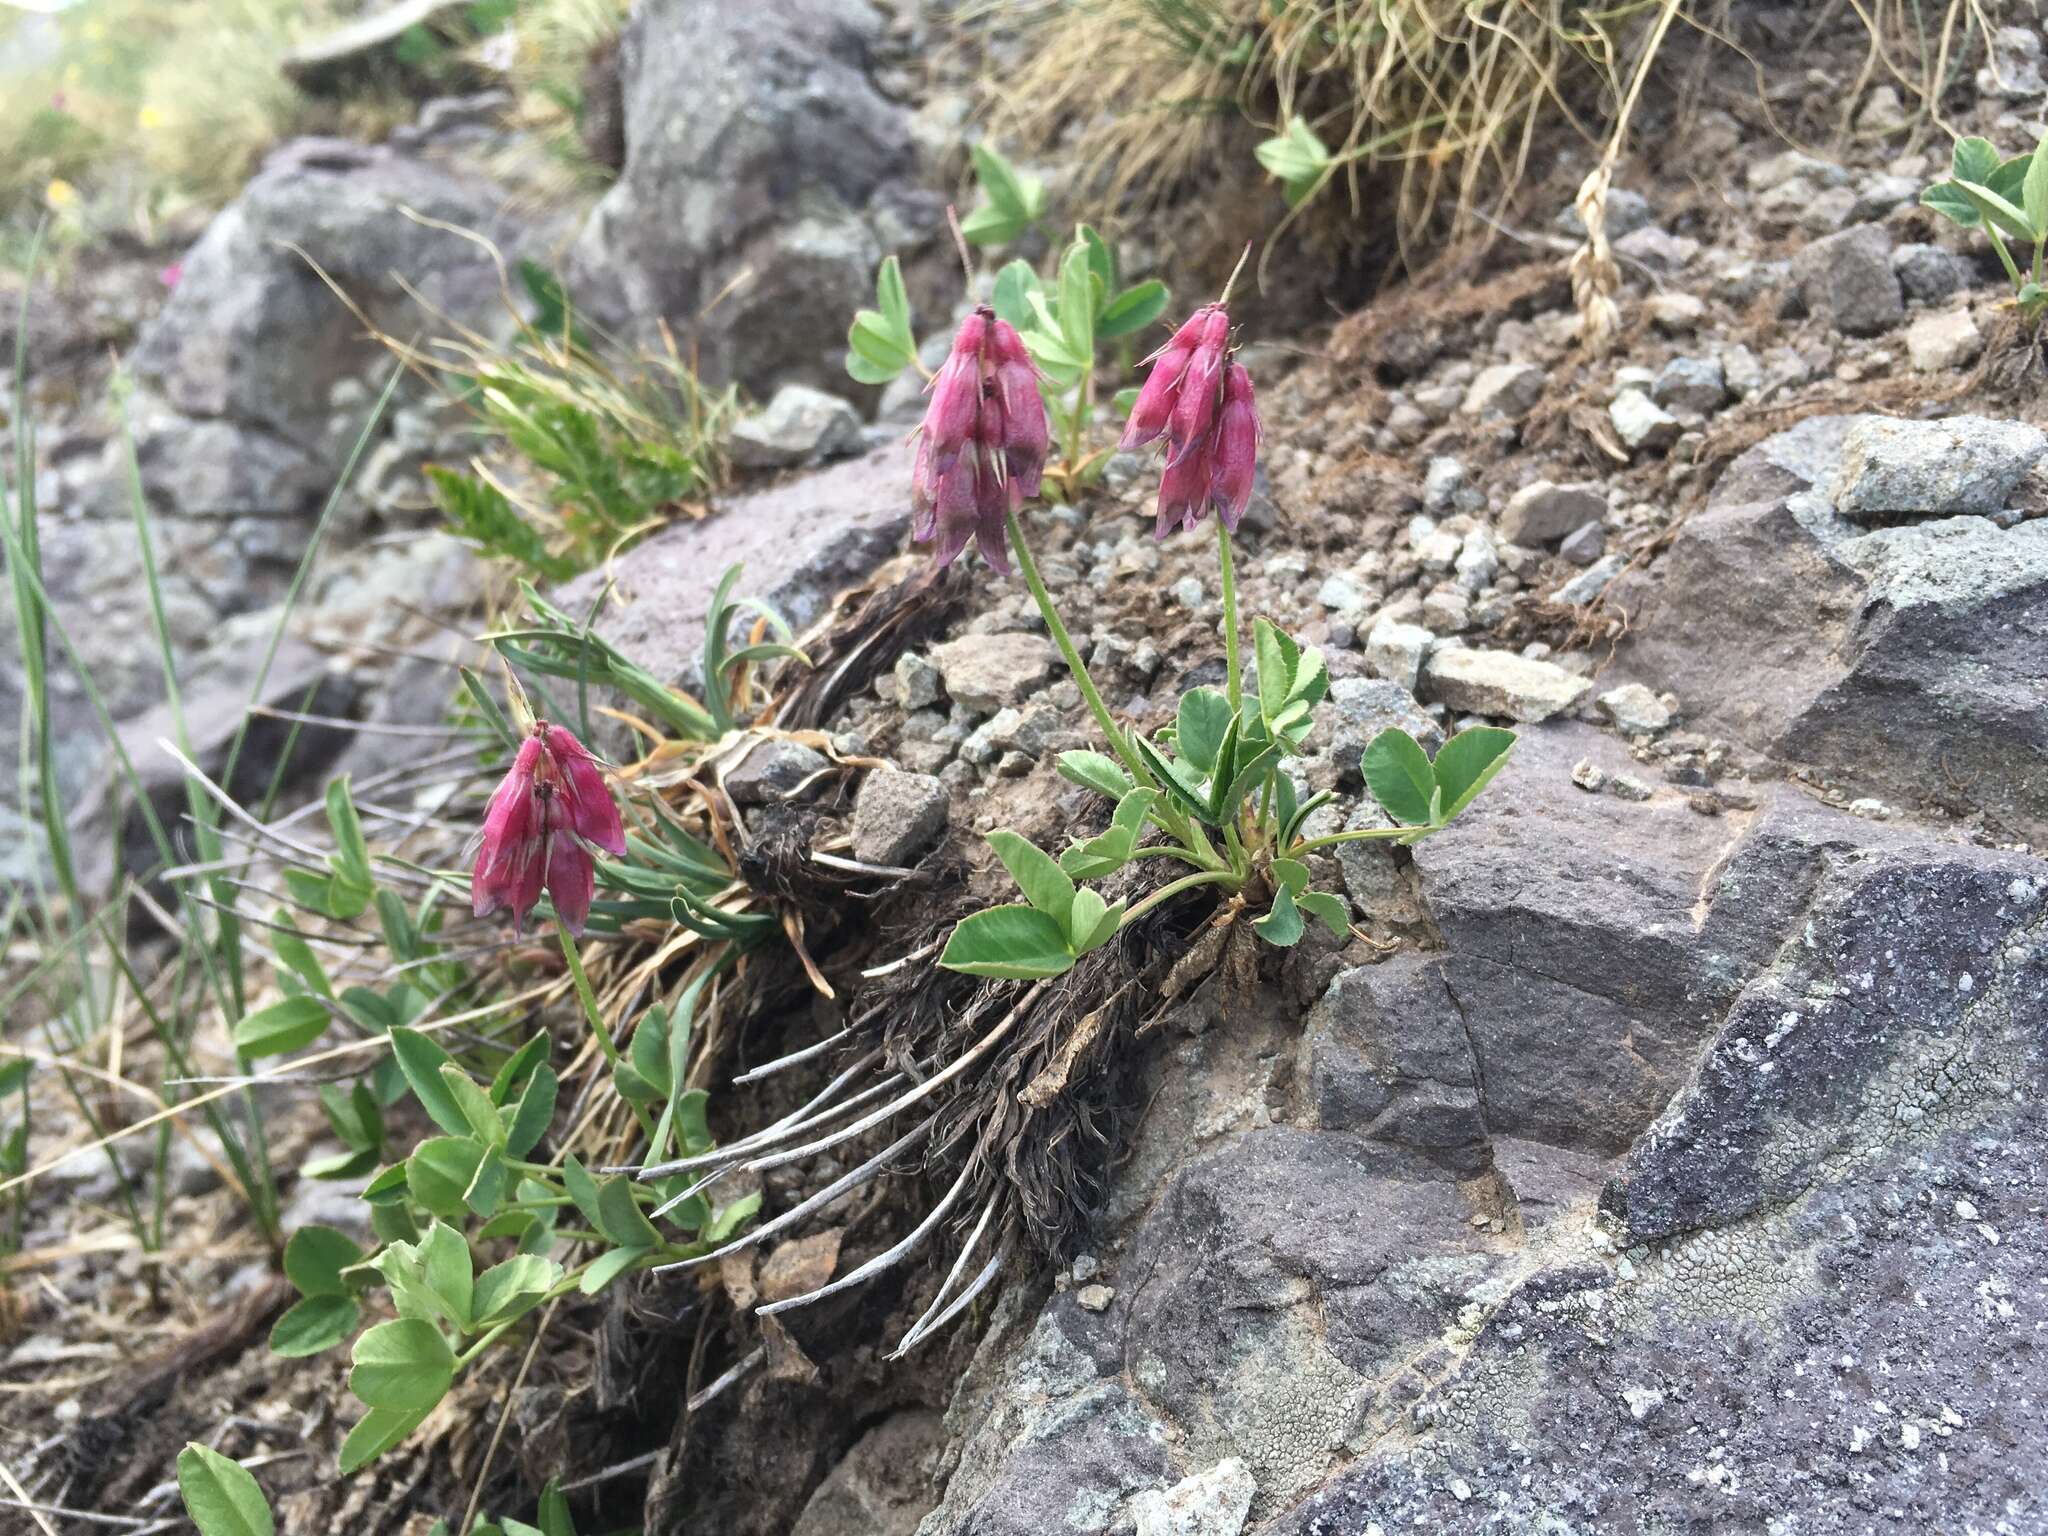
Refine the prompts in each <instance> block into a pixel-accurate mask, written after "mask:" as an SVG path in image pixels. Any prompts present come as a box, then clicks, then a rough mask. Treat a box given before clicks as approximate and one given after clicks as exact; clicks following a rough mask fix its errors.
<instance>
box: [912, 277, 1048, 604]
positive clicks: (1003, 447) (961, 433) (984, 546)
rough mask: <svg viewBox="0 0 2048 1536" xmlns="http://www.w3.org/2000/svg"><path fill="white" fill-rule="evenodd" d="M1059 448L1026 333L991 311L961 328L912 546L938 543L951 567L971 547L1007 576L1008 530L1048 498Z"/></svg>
mask: <svg viewBox="0 0 2048 1536" xmlns="http://www.w3.org/2000/svg"><path fill="white" fill-rule="evenodd" d="M1051 443H1052V432H1051V428H1050V426H1049V425H1048V423H1047V422H1046V419H1045V400H1044V398H1043V397H1042V396H1041V395H1040V394H1039V392H1038V369H1037V368H1036V366H1034V365H1033V363H1032V361H1031V354H1030V352H1029V350H1027V349H1026V347H1025V345H1024V340H1023V338H1022V337H1021V336H1019V335H1018V334H1017V330H1016V327H1014V326H1012V325H1010V324H1009V323H1008V322H1007V321H1004V320H999V319H997V318H996V315H995V313H994V311H992V310H991V309H989V308H988V307H987V306H986V305H984V306H982V307H981V308H979V309H977V310H976V311H975V312H974V313H973V314H971V315H969V316H968V317H967V319H966V320H965V321H963V322H962V323H961V326H960V330H959V333H958V334H957V335H956V336H955V337H954V338H953V350H952V352H951V353H950V354H948V356H947V358H946V362H945V366H944V367H942V368H941V369H940V370H939V374H938V377H937V378H936V379H934V380H933V382H932V398H931V403H930V405H929V406H927V407H926V410H925V419H924V423H923V425H922V427H921V428H920V430H919V440H918V445H917V458H916V460H915V462H914V463H913V465H912V467H911V509H912V511H913V513H914V514H915V515H914V517H913V519H912V522H911V537H912V538H914V539H916V540H917V541H918V542H919V543H930V542H936V545H937V550H936V553H937V555H938V562H939V564H940V565H941V566H946V565H950V564H952V562H953V561H955V560H956V559H958V558H959V557H960V554H961V552H962V551H963V550H965V549H966V547H967V544H968V541H969V540H970V539H971V540H973V541H974V542H975V543H976V545H977V546H978V547H979V548H980V550H981V557H982V559H984V560H986V561H987V562H988V563H989V565H991V566H992V567H994V568H995V569H996V570H998V571H1002V572H1004V573H1007V572H1008V571H1009V568H1010V557H1009V549H1008V546H1007V544H1006V543H1005V535H1006V533H1007V528H1006V526H1005V524H1006V522H1007V519H1008V516H1009V513H1010V510H1011V509H1012V508H1013V507H1015V506H1016V505H1018V504H1019V503H1020V502H1022V501H1023V499H1024V498H1025V497H1027V496H1036V495H1037V494H1038V489H1039V484H1040V481H1041V480H1042V478H1043V477H1044V474H1045V457H1046V453H1047V451H1048V449H1049V448H1050V446H1051Z"/></svg>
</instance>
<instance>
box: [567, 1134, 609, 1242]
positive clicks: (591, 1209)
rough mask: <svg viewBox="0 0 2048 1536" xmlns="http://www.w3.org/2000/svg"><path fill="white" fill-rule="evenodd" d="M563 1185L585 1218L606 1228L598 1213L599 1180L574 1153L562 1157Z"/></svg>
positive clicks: (600, 1229) (599, 1228)
mask: <svg viewBox="0 0 2048 1536" xmlns="http://www.w3.org/2000/svg"><path fill="white" fill-rule="evenodd" d="M562 1187H563V1188H564V1189H566V1190H567V1191H568V1193H569V1199H570V1200H571V1201H572V1202H573V1203H574V1204H575V1206H576V1209H577V1211H578V1212H579V1213H580V1214H581V1215H582V1217H583V1219H584V1220H585V1221H587V1222H589V1223H590V1225H591V1226H593V1227H596V1228H597V1230H598V1231H600V1232H602V1231H603V1230H604V1228H603V1226H602V1225H601V1224H600V1223H601V1222H602V1220H603V1218H602V1217H601V1216H600V1215H599V1214H598V1189H597V1180H595V1179H593V1178H592V1177H591V1176H590V1173H589V1170H587V1169H586V1168H585V1167H584V1166H583V1164H582V1162H581V1160H579V1159H578V1158H577V1157H576V1156H575V1155H574V1154H573V1153H572V1154H571V1155H570V1156H568V1157H565V1158H564V1159H562Z"/></svg>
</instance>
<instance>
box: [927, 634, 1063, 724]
mask: <svg viewBox="0 0 2048 1536" xmlns="http://www.w3.org/2000/svg"><path fill="white" fill-rule="evenodd" d="M1057 659H1058V653H1057V652H1056V651H1054V650H1053V647H1052V642H1051V641H1050V640H1045V639H1042V638H1040V637H1039V636H1037V635H1029V634H1025V633H1024V632H1022V631H1021V630H1011V631H1007V632H1005V633H1002V634H993V635H962V636H961V637H960V638H959V639H957V640H948V641H945V642H944V643H943V644H940V645H935V646H933V647H932V665H934V666H936V667H937V668H938V669H939V677H940V680H941V681H943V682H944V683H945V685H946V692H947V694H948V695H949V696H950V697H951V698H952V700H953V702H954V703H956V704H958V705H960V706H961V707H962V708H964V709H971V710H973V711H975V712H976V713H977V714H988V713H990V712H992V711H994V710H998V709H1001V708H1003V706H1005V705H1007V704H1021V703H1023V702H1024V700H1025V699H1027V698H1029V697H1030V696H1031V694H1032V693H1033V692H1034V691H1036V689H1037V688H1038V685H1039V684H1040V683H1042V682H1044V681H1045V679H1046V677H1047V676H1048V675H1049V674H1050V673H1051V671H1052V668H1053V663H1054V662H1055V661H1056V660H1057Z"/></svg>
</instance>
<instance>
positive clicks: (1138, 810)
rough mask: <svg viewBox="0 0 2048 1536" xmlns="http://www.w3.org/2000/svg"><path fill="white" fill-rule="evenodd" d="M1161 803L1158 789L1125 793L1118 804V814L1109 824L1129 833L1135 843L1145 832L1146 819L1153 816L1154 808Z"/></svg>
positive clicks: (1135, 790)
mask: <svg viewBox="0 0 2048 1536" xmlns="http://www.w3.org/2000/svg"><path fill="white" fill-rule="evenodd" d="M1158 803H1159V791H1158V790H1156V789H1133V790H1128V791H1126V792H1125V793H1124V795H1123V797H1122V798H1121V799H1119V800H1118V801H1117V803H1116V814H1114V815H1113V816H1111V817H1110V819H1109V824H1110V825H1111V826H1112V827H1116V828H1119V829H1120V830H1122V831H1125V832H1128V833H1130V835H1131V838H1132V840H1133V841H1135V840H1136V839H1137V837H1138V835H1139V834H1140V833H1142V832H1143V831H1144V830H1145V818H1146V817H1147V816H1149V815H1151V814H1152V807H1153V806H1155V805H1157V804H1158Z"/></svg>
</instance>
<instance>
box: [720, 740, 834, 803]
mask: <svg viewBox="0 0 2048 1536" xmlns="http://www.w3.org/2000/svg"><path fill="white" fill-rule="evenodd" d="M831 766H832V765H831V764H830V763H829V762H827V761H826V760H825V758H823V757H822V756H820V755H819V754H818V753H816V752H813V751H812V750H811V749H810V748H809V747H807V746H805V745H804V744H803V743H802V742H800V741H787V740H784V739H782V738H780V737H776V738H771V739H769V740H766V741H761V742H758V743H756V745H755V746H754V747H753V748H752V749H751V750H750V751H749V752H748V753H747V755H746V756H745V757H743V758H741V759H740V761H739V762H738V763H736V764H735V765H734V766H732V767H731V768H728V769H727V770H726V771H725V788H726V792H727V793H728V794H730V795H731V796H732V797H733V799H734V800H735V801H737V802H738V803H739V804H741V805H767V804H769V803H770V802H771V801H776V800H784V799H787V798H789V796H791V795H792V794H794V793H795V792H797V791H798V790H800V789H802V788H804V787H805V786H806V785H807V784H808V783H809V782H810V781H811V780H812V779H813V778H814V776H816V775H818V774H821V773H823V772H824V771H825V770H826V769H828V768H830V767H831Z"/></svg>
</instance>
